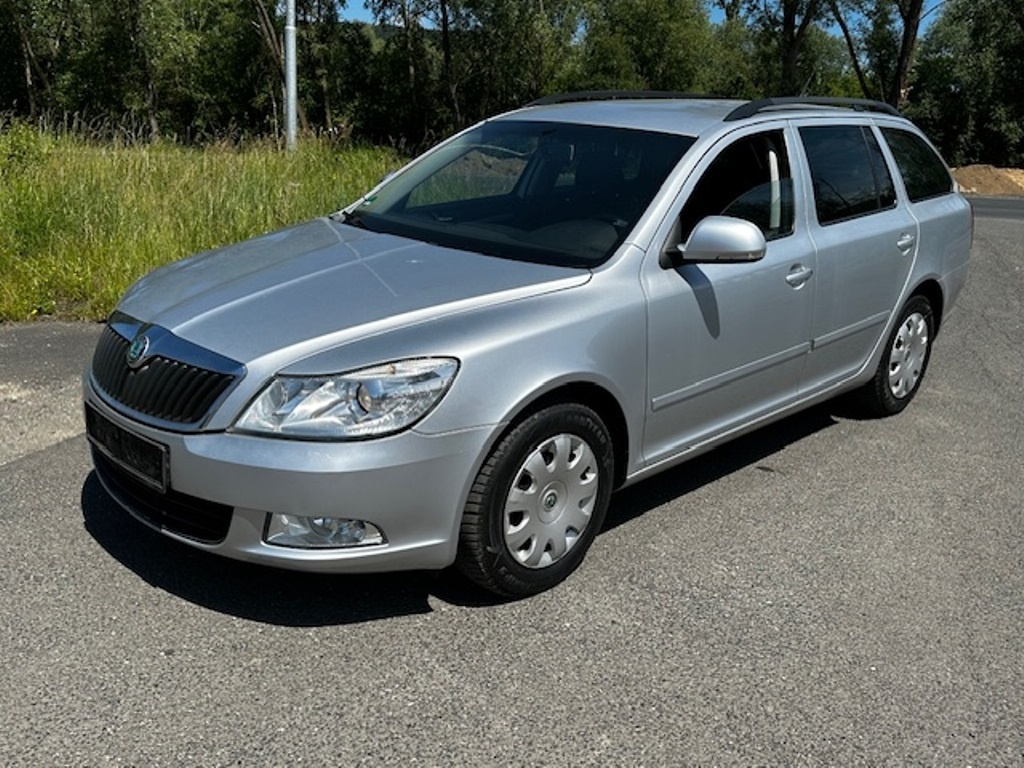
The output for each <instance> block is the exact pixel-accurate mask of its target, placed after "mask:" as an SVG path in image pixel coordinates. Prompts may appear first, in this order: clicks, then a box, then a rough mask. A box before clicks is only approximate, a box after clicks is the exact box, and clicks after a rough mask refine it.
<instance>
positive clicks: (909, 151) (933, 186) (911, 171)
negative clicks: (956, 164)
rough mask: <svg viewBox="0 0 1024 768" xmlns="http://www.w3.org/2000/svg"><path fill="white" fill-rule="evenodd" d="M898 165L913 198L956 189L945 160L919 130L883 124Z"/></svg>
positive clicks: (884, 132) (927, 196)
mask: <svg viewBox="0 0 1024 768" xmlns="http://www.w3.org/2000/svg"><path fill="white" fill-rule="evenodd" d="M882 134H883V135H884V136H885V140H886V141H887V142H888V143H889V149H891V150H892V154H893V157H895V158H896V165H898V166H899V169H900V174H901V175H902V176H903V183H904V185H905V186H906V187H907V196H908V197H909V198H910V199H911V200H912V201H914V202H917V201H918V200H926V199H927V198H929V197H938V196H939V195H945V194H948V193H950V192H952V191H953V180H952V179H951V178H950V175H949V171H947V170H946V165H945V163H943V162H942V159H941V158H940V157H939V156H938V155H937V154H935V150H933V149H932V148H931V147H930V146H928V143H927V142H925V141H924V140H923V139H922V138H921V137H920V136H918V135H917V134H914V133H911V132H910V131H901V130H899V129H898V128H883V129H882Z"/></svg>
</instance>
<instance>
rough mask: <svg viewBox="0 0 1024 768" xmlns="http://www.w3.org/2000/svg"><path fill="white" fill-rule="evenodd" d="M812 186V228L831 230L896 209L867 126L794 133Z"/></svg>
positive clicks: (889, 179) (890, 185)
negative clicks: (841, 223)
mask: <svg viewBox="0 0 1024 768" xmlns="http://www.w3.org/2000/svg"><path fill="white" fill-rule="evenodd" d="M800 138H801V140H802V141H803V144H804V149H805V150H806V152H807V162H808V163H809V165H810V168H811V180H812V182H813V184H814V204H815V208H816V209H817V213H818V222H819V223H821V224H832V223H835V222H838V221H845V220H846V219H852V218H855V217H857V216H866V215H868V214H871V213H876V212H877V211H882V210H887V209H889V208H893V207H894V206H895V205H896V188H895V186H894V185H893V182H892V176H890V175H889V168H888V167H887V166H886V164H885V158H884V157H883V156H882V150H881V148H879V146H878V141H876V139H875V134H874V133H873V132H872V131H871V129H870V128H869V127H867V126H860V125H828V126H808V127H804V128H801V129H800Z"/></svg>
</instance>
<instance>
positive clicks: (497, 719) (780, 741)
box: [0, 217, 1024, 766]
mask: <svg viewBox="0 0 1024 768" xmlns="http://www.w3.org/2000/svg"><path fill="white" fill-rule="evenodd" d="M1022 302H1024V238H1022V231H1021V225H1020V223H1019V222H1018V221H1013V220H1005V219H995V218H985V217H981V218H979V219H978V222H977V233H976V242H975V249H974V261H973V265H972V273H971V276H970V281H969V285H968V287H967V289H966V290H965V292H964V294H963V296H962V297H961V300H960V302H959V308H958V310H957V311H956V313H955V314H954V316H953V317H952V318H951V319H950V321H949V322H948V324H947V326H946V327H945V328H944V329H943V332H942V333H941V334H940V335H939V337H938V339H937V341H936V346H935V350H934V354H933V358H932V364H931V369H930V371H929V374H928V378H927V380H926V381H925V384H924V388H923V390H922V391H921V392H920V394H919V396H918V399H917V400H916V401H915V402H914V404H913V405H912V406H911V407H910V408H909V409H908V410H907V411H906V412H904V413H903V414H902V415H900V416H898V417H895V418H892V419H887V420H883V421H861V420H856V419H854V418H851V417H850V416H849V415H847V414H846V413H844V409H843V408H842V407H841V406H839V405H832V406H830V407H823V408H818V409H815V410H813V411H811V412H808V413H806V414H803V415H800V416H797V417H795V418H792V419H789V420H787V421H785V422H783V423H781V424H778V425H775V426H773V427H770V428H768V429H765V430H762V431H760V432H758V433H756V434H753V435H751V436H748V437H747V438H744V439H742V440H740V441H738V442H736V443H733V444H732V445H730V446H727V447H725V448H723V449H721V450H719V451H717V452H715V453H712V454H709V455H707V456H705V457H702V458H700V459H697V460H695V461H693V462H691V463H689V464H687V465H684V466H683V467H680V468H678V469H676V470H675V471H672V472H670V473H668V474H666V475H664V476H661V477H658V478H655V479H653V480H651V481H648V482H646V483H644V484H641V485H639V486H636V487H634V488H631V489H629V490H627V491H625V492H622V493H620V494H618V495H617V496H616V497H615V498H614V499H613V509H612V512H611V515H610V519H609V522H608V524H607V528H606V530H605V531H604V532H603V533H602V534H601V535H600V536H599V537H598V539H597V540H596V542H595V545H594V547H593V549H592V551H591V552H590V554H589V555H588V558H587V560H586V562H585V563H584V565H583V566H582V568H581V569H580V570H579V571H578V572H577V573H576V574H575V575H574V576H573V577H572V578H571V579H570V580H569V581H568V582H567V583H566V584H564V585H562V586H560V587H559V588H557V589H555V590H553V591H551V592H549V593H547V594H544V595H540V596H538V597H535V598H532V599H529V600H524V601H520V602H514V603H496V602H493V601H489V600H488V599H486V598H485V597H483V596H482V595H481V594H480V593H478V592H475V591H473V590H471V589H469V588H468V587H465V586H464V585H462V584H461V583H460V582H459V581H458V580H456V579H455V578H453V577H451V576H449V575H441V576H431V575H428V574H401V575H391V576H377V577H359V578H352V577H323V576H308V575H302V574H293V573H285V572H275V571H271V570H267V569H263V568H259V567H256V566H247V565H244V564H239V563H234V562H228V561H223V560H219V559H216V558H213V557H209V556H206V555H205V554H202V553H198V552H195V551H192V550H189V549H186V548H184V547H181V546H179V545H177V544H175V543H173V542H169V541H167V540H164V539H162V538H161V537H159V536H157V535H155V534H153V533H151V532H149V531H148V530H147V529H144V528H143V527H141V526H140V525H139V524H137V523H135V522H134V521H132V520H131V519H130V518H128V517H126V515H125V514H124V513H122V512H120V511H119V510H118V509H117V508H116V507H115V506H114V504H113V503H112V502H111V501H110V500H109V499H108V498H107V497H106V495H105V494H104V493H103V491H102V490H101V489H100V487H99V486H98V484H97V482H96V480H95V479H94V477H93V476H92V475H91V474H90V465H89V459H88V455H87V448H86V441H85V439H84V437H83V436H82V427H81V420H80V415H79V411H78V402H77V375H78V371H79V370H80V369H81V367H82V366H83V365H84V363H85V361H86V360H87V358H88V357H89V354H90V347H91V344H92V343H93V341H94V340H95V338H96V336H97V334H98V327H97V326H88V325H64V324H56V323H41V324H36V325H30V326H21V325H15V326H0V430H2V433H0V443H2V445H0V522H2V524H3V534H4V535H3V536H2V538H0V595H2V599H3V610H2V612H0V648H2V650H3V664H2V666H0V717H2V721H3V725H2V727H0V761H2V763H3V764H4V765H8V766H20V765H24V766H63V765H68V766H86V765H88V766H105V765H137V766H171V765H174V766H177V765H203V766H212V765H218V766H219V765H225V766H226V765H245V766H254V765H300V764H312V765H338V766H349V765H401V766H409V765H425V766H448V765H472V766H492V765H494V766H541V765H544V766H547V765H551V766H562V765H566V766H568V765H571V766H586V765H594V766H611V765H622V766H640V765H648V766H668V765H671V766H676V765H694V764H702V765H751V764H763V765H906V764H923V765H950V766H952V765H956V766H967V765H974V766H985V765H1020V764H1022V763H1024V639H1022V638H1024V554H1022V553H1024V522H1022V519H1021V511H1022V508H1024V491H1022V474H1024V461H1022V456H1024V387H1022V384H1021V382H1022V377H1024V327H1022V326H1024V307H1022Z"/></svg>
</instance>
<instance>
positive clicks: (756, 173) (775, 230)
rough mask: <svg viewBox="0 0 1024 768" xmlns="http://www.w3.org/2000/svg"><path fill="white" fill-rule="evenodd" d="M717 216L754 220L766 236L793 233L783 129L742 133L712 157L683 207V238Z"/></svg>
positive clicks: (791, 196)
mask: <svg viewBox="0 0 1024 768" xmlns="http://www.w3.org/2000/svg"><path fill="white" fill-rule="evenodd" d="M719 215H721V216H734V217H736V218H738V219H746V220H747V221H749V222H752V223H754V224H756V225H757V226H758V227H760V228H761V231H762V232H764V236H765V238H766V239H768V240H772V239H777V238H779V237H784V236H785V235H788V234H790V233H792V231H793V179H792V177H791V176H790V172H789V157H788V155H787V154H786V143H785V141H784V139H783V136H782V131H769V132H767V133H759V134H756V135H754V136H746V137H744V138H742V139H739V140H737V141H735V142H734V143H732V144H731V145H729V146H728V147H726V148H725V149H724V150H723V151H722V152H721V154H719V155H718V157H716V158H715V160H714V161H713V162H712V163H711V165H710V166H708V169H707V170H706V171H705V172H704V175H703V176H702V177H701V179H700V181H698V182H697V185H696V187H694V190H693V193H692V194H691V195H690V198H689V200H688V201H687V202H686V206H685V207H684V208H683V212H682V214H681V216H680V219H681V223H682V238H683V239H684V240H685V239H686V238H687V237H689V236H690V232H691V231H692V230H693V228H694V227H695V226H696V225H697V222H699V221H700V220H701V219H703V218H705V217H706V216H719Z"/></svg>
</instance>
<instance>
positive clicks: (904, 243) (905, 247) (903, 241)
mask: <svg viewBox="0 0 1024 768" xmlns="http://www.w3.org/2000/svg"><path fill="white" fill-rule="evenodd" d="M916 242H917V238H916V237H914V236H913V235H911V234H910V233H909V232H904V233H903V234H902V235H900V236H899V237H898V238H897V239H896V247H897V248H899V249H900V251H901V252H903V253H906V252H907V251H909V250H910V249H911V248H913V247H914V243H916Z"/></svg>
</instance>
